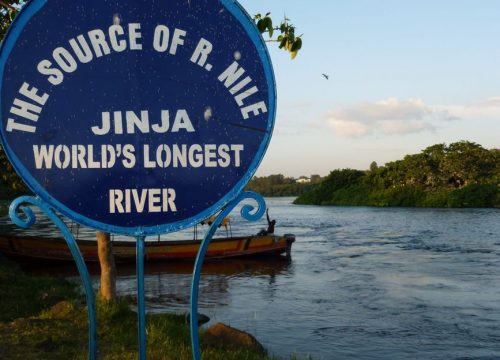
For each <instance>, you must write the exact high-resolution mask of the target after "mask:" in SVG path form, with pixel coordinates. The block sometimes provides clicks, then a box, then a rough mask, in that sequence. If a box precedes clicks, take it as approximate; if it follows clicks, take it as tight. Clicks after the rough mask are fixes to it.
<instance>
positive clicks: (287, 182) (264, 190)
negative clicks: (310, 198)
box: [246, 174, 321, 197]
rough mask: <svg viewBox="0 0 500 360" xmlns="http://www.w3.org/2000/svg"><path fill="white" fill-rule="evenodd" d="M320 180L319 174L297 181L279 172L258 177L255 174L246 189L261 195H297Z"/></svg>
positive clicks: (309, 188)
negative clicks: (300, 181)
mask: <svg viewBox="0 0 500 360" xmlns="http://www.w3.org/2000/svg"><path fill="white" fill-rule="evenodd" d="M320 181H321V177H320V176H319V175H313V176H311V179H310V182H308V183H299V182H297V181H296V180H295V179H294V178H291V177H285V176H283V175H281V174H279V175H270V176H263V177H258V176H255V177H253V178H252V180H250V182H249V183H248V185H247V188H246V190H251V191H256V192H258V193H260V194H261V195H263V196H267V197H277V196H299V195H302V194H304V193H306V192H307V191H309V190H311V188H312V187H313V186H314V185H315V184H318V183H319V182H320Z"/></svg>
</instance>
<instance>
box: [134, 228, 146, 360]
mask: <svg viewBox="0 0 500 360" xmlns="http://www.w3.org/2000/svg"><path fill="white" fill-rule="evenodd" d="M144 248H145V238H144V236H139V237H137V242H136V249H137V252H136V269H137V332H138V338H139V359H140V360H146V309H145V301H144V298H145V295H144V257H145V249H144Z"/></svg>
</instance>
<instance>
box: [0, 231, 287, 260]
mask: <svg viewBox="0 0 500 360" xmlns="http://www.w3.org/2000/svg"><path fill="white" fill-rule="evenodd" d="M294 241H295V236H294V235H290V234H288V235H284V236H274V235H256V236H248V237H232V238H219V239H213V240H212V241H211V242H210V244H209V247H208V250H207V253H206V256H205V259H206V260H210V259H224V258H237V257H256V256H276V255H278V256H281V255H283V254H285V255H286V256H288V257H289V256H290V252H291V246H292V243H293V242H294ZM77 243H78V247H79V248H80V252H81V253H82V255H83V258H84V259H85V261H87V262H97V261H99V258H98V254H97V243H96V241H92V240H78V241H77ZM112 244H113V254H114V256H115V261H116V262H132V261H135V254H136V244H135V242H133V241H130V242H129V241H113V242H112ZM200 244H201V241H200V240H186V241H161V242H153V241H147V242H146V261H190V260H191V261H192V260H194V259H195V258H196V255H197V253H198V250H199V248H200ZM0 253H3V254H4V255H6V256H11V257H18V258H19V257H21V258H26V259H31V260H49V261H73V258H72V256H71V253H70V251H69V248H68V246H67V245H66V242H65V241H64V239H60V238H53V239H49V238H43V237H28V236H26V237H18V236H11V235H0Z"/></svg>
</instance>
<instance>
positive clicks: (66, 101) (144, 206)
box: [0, 0, 276, 235]
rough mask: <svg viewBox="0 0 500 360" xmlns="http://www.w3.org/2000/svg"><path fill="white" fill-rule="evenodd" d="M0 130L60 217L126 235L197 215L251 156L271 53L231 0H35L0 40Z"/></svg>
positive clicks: (259, 147)
mask: <svg viewBox="0 0 500 360" xmlns="http://www.w3.org/2000/svg"><path fill="white" fill-rule="evenodd" d="M0 93H1V105H0V106H1V108H0V111H1V114H2V126H1V131H0V132H1V140H2V145H3V148H4V150H5V152H6V154H7V156H8V157H9V159H10V161H11V162H12V164H13V166H14V168H15V169H16V171H17V172H18V173H19V175H20V176H21V177H22V178H23V179H24V181H25V182H26V183H27V184H28V186H29V187H30V188H31V189H32V190H33V191H34V192H35V193H36V194H37V195H38V196H40V197H41V198H42V199H43V200H45V201H47V202H49V203H50V204H51V205H52V206H54V208H56V209H57V210H58V211H60V212H61V213H63V214H64V215H66V216H68V217H69V218H71V219H73V220H75V221H77V222H79V223H82V224H84V225H87V226H91V227H93V228H96V229H100V230H104V231H109V232H113V233H120V234H128V235H148V234H155V233H163V232H169V231H174V230H179V229H181V228H185V227H188V226H190V225H193V224H195V223H197V222H199V221H201V220H202V219H204V218H206V217H208V216H209V215H212V214H213V213H215V212H217V211H218V210H219V209H221V208H222V207H223V206H224V205H225V204H227V203H228V202H229V201H231V200H232V199H234V198H235V197H236V196H237V195H238V194H239V193H240V192H241V191H242V190H243V188H244V186H245V185H246V184H247V182H248V181H249V180H250V178H251V177H252V175H253V174H254V172H255V170H256V169H257V166H258V165H259V163H260V161H261V159H262V157H263V156H264V152H265V150H266V148H267V145H268V143H269V141H270V138H271V134H272V129H273V126H274V118H275V111H276V92H275V82H274V76H273V71H272V66H271V62H270V59H269V56H268V53H267V50H266V46H265V43H264V42H263V40H262V38H261V36H260V34H259V32H258V31H257V29H256V28H255V26H254V24H253V22H252V20H251V19H250V18H249V16H248V15H247V14H246V12H245V11H244V10H243V9H242V8H241V7H240V6H239V5H238V4H237V3H236V2H235V1H232V0H170V1H164V0H162V1H160V0H140V1H137V0H120V1H117V0H113V1H111V0H85V1H81V2H78V1H67V0H33V1H31V2H29V3H28V4H27V5H26V6H25V8H24V9H23V10H22V11H21V13H20V14H19V15H18V16H17V18H16V20H15V21H14V23H13V25H12V26H11V28H10V30H9V33H8V35H7V37H6V39H5V40H4V42H3V45H2V49H1V53H0Z"/></svg>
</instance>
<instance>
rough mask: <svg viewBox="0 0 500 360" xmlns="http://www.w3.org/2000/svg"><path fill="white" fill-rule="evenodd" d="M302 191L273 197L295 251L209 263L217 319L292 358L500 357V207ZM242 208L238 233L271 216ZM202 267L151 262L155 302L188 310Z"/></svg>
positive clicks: (124, 289) (208, 301)
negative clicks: (314, 200) (195, 270)
mask: <svg viewBox="0 0 500 360" xmlns="http://www.w3.org/2000/svg"><path fill="white" fill-rule="evenodd" d="M292 200H293V199H292V198H279V199H266V201H267V204H268V207H269V208H270V215H271V217H272V218H274V219H276V220H277V226H276V233H280V234H281V233H294V234H295V235H296V237H297V240H296V242H295V243H294V245H293V248H292V259H291V261H290V262H287V261H230V262H223V263H215V264H208V265H206V266H205V267H204V270H203V275H202V279H201V285H200V303H199V307H200V312H202V313H204V314H206V315H208V316H209V317H210V318H211V319H212V320H211V323H214V322H217V321H221V322H224V323H226V324H229V325H231V326H234V327H237V328H239V329H242V330H245V331H248V332H250V333H252V334H253V335H255V336H256V337H257V339H258V340H259V341H260V342H261V343H263V344H264V345H265V346H266V347H267V348H268V349H269V350H270V352H271V353H273V354H276V355H279V356H283V357H286V356H288V355H290V354H297V355H301V356H308V355H311V356H312V357H313V359H498V358H500V222H499V221H498V220H499V215H500V210H496V209H459V210H457V209H412V208H366V207H318V206H296V205H292ZM232 217H233V221H232V222H233V232H234V234H248V233H256V232H258V231H259V230H260V228H262V227H265V225H266V222H265V220H261V221H259V222H258V223H249V222H246V221H243V220H242V219H241V218H240V216H239V214H238V213H237V212H234V213H233V214H232ZM182 235H183V236H191V237H192V232H187V231H186V232H185V233H184V234H182ZM176 236H180V235H176ZM191 266H192V265H191V264H182V265H158V264H157V265H152V266H149V267H148V269H147V272H148V274H147V276H146V299H147V307H148V311H150V312H165V311H168V312H184V311H187V310H188V307H189V286H190V281H191V277H190V272H191ZM119 272H120V274H121V275H120V278H119V282H118V288H119V291H120V293H121V294H125V295H133V294H135V291H136V290H135V289H136V281H135V277H134V275H133V269H126V268H121V267H119ZM96 281H97V278H96Z"/></svg>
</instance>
